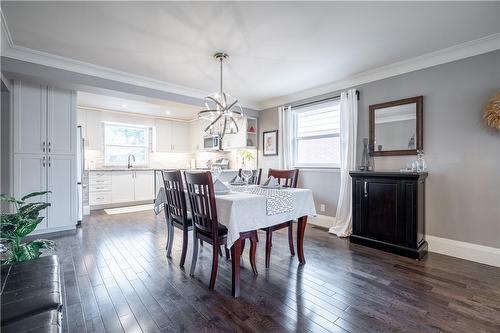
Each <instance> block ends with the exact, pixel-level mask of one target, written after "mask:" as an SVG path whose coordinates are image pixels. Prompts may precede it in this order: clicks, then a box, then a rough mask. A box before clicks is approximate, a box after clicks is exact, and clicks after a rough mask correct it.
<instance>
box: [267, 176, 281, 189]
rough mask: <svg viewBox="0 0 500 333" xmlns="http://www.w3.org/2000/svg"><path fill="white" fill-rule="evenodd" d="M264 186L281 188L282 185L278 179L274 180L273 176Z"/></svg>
mask: <svg viewBox="0 0 500 333" xmlns="http://www.w3.org/2000/svg"><path fill="white" fill-rule="evenodd" d="M263 185H264V186H271V187H277V186H280V183H279V181H278V179H276V178H274V177H273V176H271V177H269V178H268V179H267V180H266V181H265V183H264V184H263Z"/></svg>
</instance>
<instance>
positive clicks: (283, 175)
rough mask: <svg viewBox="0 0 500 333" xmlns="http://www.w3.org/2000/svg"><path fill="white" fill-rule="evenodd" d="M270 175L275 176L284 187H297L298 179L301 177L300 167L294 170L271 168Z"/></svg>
mask: <svg viewBox="0 0 500 333" xmlns="http://www.w3.org/2000/svg"><path fill="white" fill-rule="evenodd" d="M267 175H268V177H271V176H273V177H274V178H276V179H277V180H278V182H279V183H280V184H281V185H282V186H284V187H293V188H295V187H297V180H298V179H299V169H293V170H278V169H269V172H268V173H267Z"/></svg>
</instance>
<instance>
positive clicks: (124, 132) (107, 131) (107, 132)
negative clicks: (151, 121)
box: [104, 123, 149, 165]
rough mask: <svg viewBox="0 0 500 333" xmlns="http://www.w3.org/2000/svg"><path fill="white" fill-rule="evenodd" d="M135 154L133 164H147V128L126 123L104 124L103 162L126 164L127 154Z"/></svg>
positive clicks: (106, 163) (107, 163)
mask: <svg viewBox="0 0 500 333" xmlns="http://www.w3.org/2000/svg"><path fill="white" fill-rule="evenodd" d="M130 154H132V155H134V156H135V163H134V165H147V162H148V157H149V156H148V154H149V130H148V128H147V127H140V126H134V125H126V124H115V123H105V124H104V164H105V165H126V164H127V159H128V156H129V155H130Z"/></svg>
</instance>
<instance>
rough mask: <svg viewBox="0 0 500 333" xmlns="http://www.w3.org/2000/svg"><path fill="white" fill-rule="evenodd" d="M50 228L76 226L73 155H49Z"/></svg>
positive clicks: (74, 161) (74, 164)
mask: <svg viewBox="0 0 500 333" xmlns="http://www.w3.org/2000/svg"><path fill="white" fill-rule="evenodd" d="M47 170H48V184H47V185H48V186H47V187H48V189H49V190H50V191H51V192H52V193H50V194H49V195H48V196H49V202H50V203H51V206H50V207H49V214H48V216H49V218H48V227H49V228H61V227H67V226H74V225H76V210H77V206H76V160H75V157H74V156H72V155H49V157H48V159H47Z"/></svg>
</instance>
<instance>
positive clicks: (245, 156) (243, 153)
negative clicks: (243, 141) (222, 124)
mask: <svg viewBox="0 0 500 333" xmlns="http://www.w3.org/2000/svg"><path fill="white" fill-rule="evenodd" d="M238 154H239V155H240V157H241V165H242V167H243V169H244V168H245V160H247V161H251V160H253V159H254V157H253V154H252V152H251V151H249V150H247V149H241V150H239V151H238Z"/></svg>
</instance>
